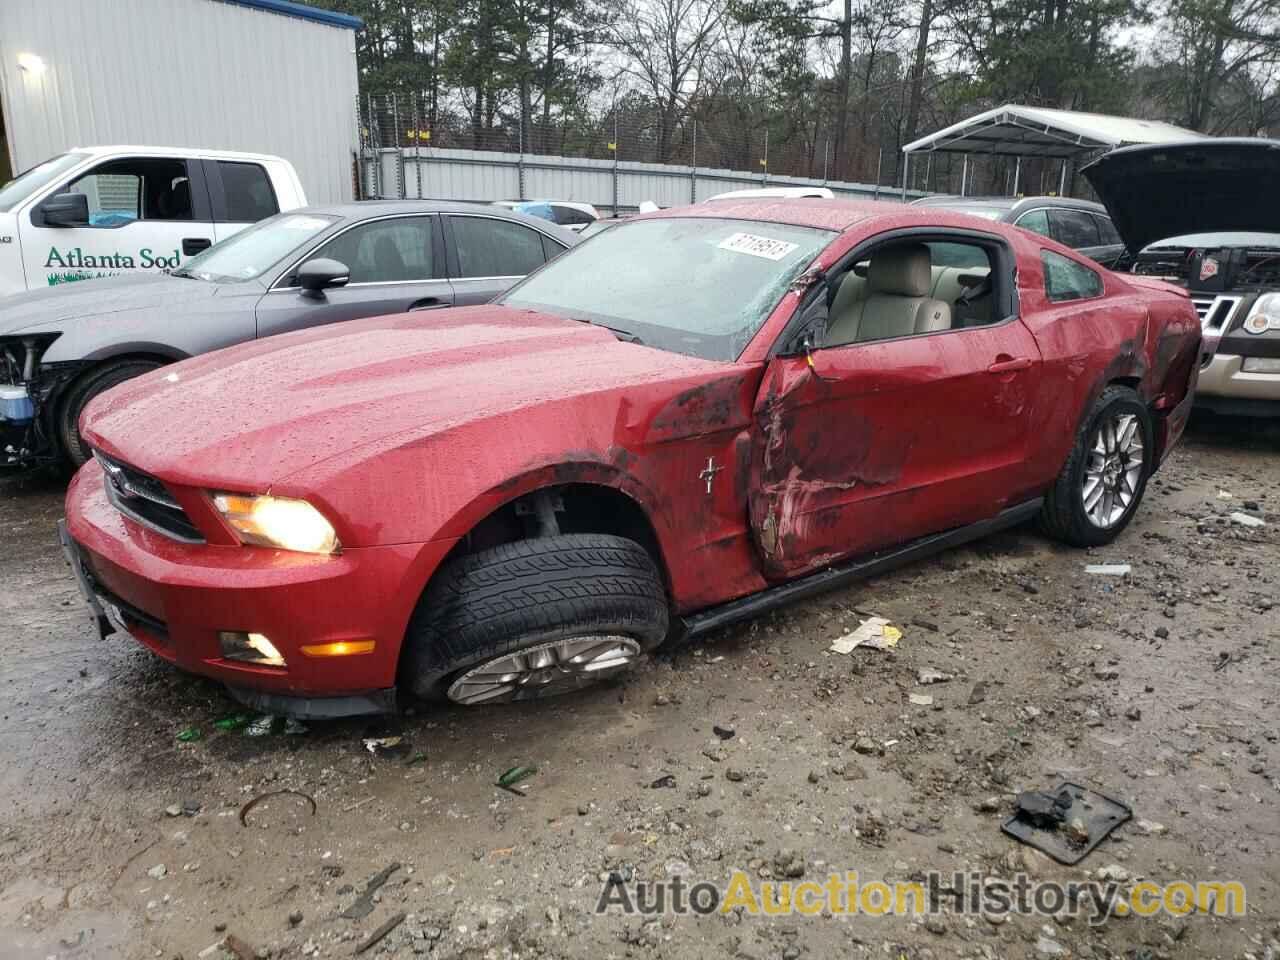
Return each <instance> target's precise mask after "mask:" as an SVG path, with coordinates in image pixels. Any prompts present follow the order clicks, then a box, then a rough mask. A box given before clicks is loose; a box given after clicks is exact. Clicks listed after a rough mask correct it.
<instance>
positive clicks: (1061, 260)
mask: <svg viewBox="0 0 1280 960" xmlns="http://www.w3.org/2000/svg"><path fill="white" fill-rule="evenodd" d="M1040 261H1041V263H1043V264H1044V292H1045V295H1046V296H1047V297H1048V298H1049V299H1050V300H1051V301H1052V302H1054V303H1065V302H1066V301H1068V300H1088V299H1090V298H1091V297H1099V296H1102V277H1100V276H1099V275H1098V274H1097V273H1096V272H1095V271H1093V270H1090V269H1089V268H1088V267H1086V266H1084V264H1080V263H1076V262H1075V261H1074V260H1069V259H1067V258H1066V257H1064V256H1062V255H1060V254H1057V253H1054V252H1053V251H1051V250H1041V251H1040Z"/></svg>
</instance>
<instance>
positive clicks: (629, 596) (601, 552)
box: [401, 534, 669, 706]
mask: <svg viewBox="0 0 1280 960" xmlns="http://www.w3.org/2000/svg"><path fill="white" fill-rule="evenodd" d="M668 622H669V613H668V604H667V597H666V591H665V589H664V588H663V584H662V577H661V576H660V575H659V573H658V570H657V567H656V566H655V565H654V562H653V560H652V558H651V557H650V556H649V554H648V552H647V551H646V550H645V549H644V547H642V546H640V544H638V543H636V542H634V541H632V540H627V539H625V538H623V537H615V536H607V535H604V534H570V535H565V536H555V537H541V538H537V539H533V540H521V541H519V542H516V543H510V544H504V545H503V546H499V547H494V548H492V549H489V550H483V551H481V552H479V553H474V554H470V555H467V556H463V557H459V558H457V559H456V560H453V561H451V562H450V563H449V564H447V565H446V566H445V567H444V569H442V570H441V571H440V572H439V573H438V574H437V575H436V576H435V577H434V578H433V580H432V581H431V583H430V584H429V585H428V587H427V589H426V591H425V592H424V593H423V596H422V599H421V600H420V601H419V602H418V607H417V609H416V610H415V611H414V614H413V617H412V619H411V620H410V623H409V629H408V633H407V635H406V637H405V653H404V657H403V660H402V669H401V679H402V682H403V683H404V684H405V685H406V686H408V687H409V688H410V689H411V690H412V691H413V692H414V693H415V694H417V695H418V696H419V697H422V698H424V699H430V700H451V701H453V702H454V703H458V704H462V705H465V706H472V705H478V704H482V703H507V702H512V701H517V700H535V699H541V698H544V697H550V696H556V695H559V694H562V693H569V692H571V691H574V690H578V689H581V688H582V687H586V686H589V685H592V684H594V683H596V682H598V681H600V680H603V679H606V678H608V677H612V676H616V675H617V674H619V673H621V672H623V671H624V670H626V669H628V668H629V667H630V666H632V665H633V664H634V663H635V662H636V660H638V659H639V657H640V656H641V655H642V654H643V653H644V651H646V650H650V649H652V648H653V647H655V646H657V645H658V644H659V643H661V642H662V640H663V639H664V638H665V637H666V634H667V627H668Z"/></svg>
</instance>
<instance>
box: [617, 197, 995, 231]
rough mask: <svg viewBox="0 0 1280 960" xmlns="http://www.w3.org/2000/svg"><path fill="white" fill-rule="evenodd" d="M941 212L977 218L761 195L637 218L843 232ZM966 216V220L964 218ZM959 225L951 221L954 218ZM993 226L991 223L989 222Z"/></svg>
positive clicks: (880, 203)
mask: <svg viewBox="0 0 1280 960" xmlns="http://www.w3.org/2000/svg"><path fill="white" fill-rule="evenodd" d="M939 214H941V215H942V216H944V217H946V219H947V221H948V225H958V224H960V223H964V222H965V221H969V223H970V224H972V221H973V220H974V218H973V217H970V216H966V215H964V214H962V213H959V212H952V211H949V210H947V211H944V210H942V209H940V208H939V207H937V206H933V205H929V206H915V205H912V204H905V203H896V202H892V201H887V200H852V199H843V198H840V199H835V200H822V199H817V198H809V197H805V198H794V197H786V198H765V197H761V198H757V199H742V200H717V201H716V202H715V203H699V204H695V205H693V206H687V207H672V208H670V209H668V210H659V211H656V212H654V213H642V214H639V215H638V216H636V217H633V218H632V219H634V220H651V219H664V218H680V217H706V218H713V219H728V220H756V221H759V222H761V223H785V224H790V225H791V226H796V227H815V228H817V229H820V230H833V231H836V232H838V233H842V232H844V231H845V230H848V229H849V228H850V227H852V226H854V225H855V224H860V223H865V222H866V221H868V220H875V219H886V220H887V219H893V220H898V221H901V220H918V221H920V222H921V224H922V225H926V226H928V225H933V224H937V223H938V222H939V221H938V217H939ZM961 217H964V220H961V219H960V218H961ZM953 220H954V221H956V224H951V221H953ZM986 226H987V228H988V229H989V227H990V222H988V224H986Z"/></svg>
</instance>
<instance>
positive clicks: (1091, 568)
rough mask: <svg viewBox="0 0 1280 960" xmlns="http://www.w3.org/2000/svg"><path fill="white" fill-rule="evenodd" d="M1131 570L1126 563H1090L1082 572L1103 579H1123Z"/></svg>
mask: <svg viewBox="0 0 1280 960" xmlns="http://www.w3.org/2000/svg"><path fill="white" fill-rule="evenodd" d="M1131 569H1132V568H1131V567H1130V566H1129V564H1127V563H1091V564H1089V565H1088V566H1086V567H1085V568H1084V572H1085V573H1096V574H1098V575H1099V576H1103V577H1123V576H1124V575H1125V574H1127V573H1128V572H1129V571H1130V570H1131Z"/></svg>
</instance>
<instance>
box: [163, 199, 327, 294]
mask: <svg viewBox="0 0 1280 960" xmlns="http://www.w3.org/2000/svg"><path fill="white" fill-rule="evenodd" d="M337 222H338V218H337V217H327V216H323V215H320V214H315V213H279V214H276V215H275V216H274V217H269V218H268V219H266V220H263V221H262V222H261V223H255V224H254V225H253V226H252V227H249V228H247V229H245V230H241V231H240V232H239V233H237V234H233V235H232V236H230V237H228V238H227V239H226V240H223V241H222V242H221V243H215V244H214V245H213V246H212V247H210V248H209V249H208V250H206V251H204V252H203V253H201V254H199V255H198V256H194V257H192V258H191V259H190V260H188V261H187V262H186V263H185V264H183V265H182V267H180V268H179V269H177V270H175V271H173V275H174V276H175V277H195V278H196V279H197V280H210V281H212V282H214V283H239V282H241V281H243V280H252V279H254V278H255V277H260V276H262V274H264V273H266V272H267V271H268V270H270V269H271V268H272V267H274V266H275V265H276V264H277V263H279V262H280V261H281V260H283V259H284V258H285V257H287V256H288V255H289V254H291V253H293V252H294V251H295V250H297V249H298V248H299V247H301V246H302V245H303V244H305V243H307V242H308V241H310V240H311V239H312V238H313V237H315V236H317V235H318V234H320V233H322V232H323V231H325V230H327V229H329V227H331V226H332V225H333V224H335V223H337Z"/></svg>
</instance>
